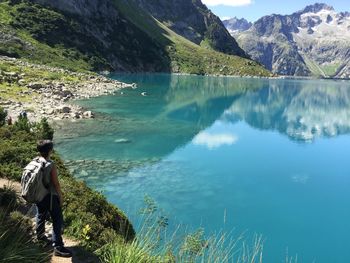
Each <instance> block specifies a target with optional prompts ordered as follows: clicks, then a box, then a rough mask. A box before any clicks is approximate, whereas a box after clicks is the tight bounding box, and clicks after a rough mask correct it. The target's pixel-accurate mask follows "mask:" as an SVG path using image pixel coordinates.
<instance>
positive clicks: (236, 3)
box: [202, 0, 253, 6]
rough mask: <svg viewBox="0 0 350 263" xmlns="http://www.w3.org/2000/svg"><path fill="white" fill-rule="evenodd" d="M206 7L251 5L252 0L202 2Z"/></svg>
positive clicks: (207, 0)
mask: <svg viewBox="0 0 350 263" xmlns="http://www.w3.org/2000/svg"><path fill="white" fill-rule="evenodd" d="M202 2H203V4H206V5H207V6H216V5H227V6H244V5H250V4H252V3H253V0H202Z"/></svg>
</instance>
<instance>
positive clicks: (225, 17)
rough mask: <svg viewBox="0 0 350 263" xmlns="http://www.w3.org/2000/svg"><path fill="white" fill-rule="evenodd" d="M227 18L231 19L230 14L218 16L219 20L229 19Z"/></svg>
mask: <svg viewBox="0 0 350 263" xmlns="http://www.w3.org/2000/svg"><path fill="white" fill-rule="evenodd" d="M229 19H231V17H230V16H223V17H220V20H221V21H224V20H229Z"/></svg>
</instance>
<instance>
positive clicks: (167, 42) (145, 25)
mask: <svg viewBox="0 0 350 263" xmlns="http://www.w3.org/2000/svg"><path fill="white" fill-rule="evenodd" d="M33 2H40V4H38V3H33ZM65 2H67V1H64V0H59V1H46V0H41V1H39V0H38V1H26V0H11V1H1V2H0V55H6V56H10V57H16V58H22V59H25V60H28V61H30V62H35V63H41V64H47V65H51V66H58V67H63V68H68V69H72V70H78V71H82V70H92V71H102V70H109V71H128V72H181V73H194V74H222V75H258V76H270V72H269V71H267V70H266V69H264V68H263V67H262V66H260V65H259V64H258V63H256V62H254V61H252V60H249V59H245V58H241V57H239V56H234V55H227V54H224V53H221V52H218V51H215V50H213V48H212V45H213V43H212V41H213V40H210V41H211V42H210V41H209V40H208V38H206V39H204V41H202V42H201V43H200V45H198V44H195V43H193V42H191V41H189V40H188V39H186V38H184V37H182V36H180V35H178V34H177V33H175V32H174V31H173V30H171V29H169V28H168V27H167V26H166V25H165V24H164V23H161V22H160V21H158V20H156V19H155V18H153V17H152V16H151V15H149V14H148V13H147V12H145V11H143V10H140V9H139V8H138V7H137V6H136V5H135V4H134V3H132V2H130V1H123V0H113V1H112V0H109V1H105V2H104V3H103V4H101V5H98V4H96V3H97V2H96V1H89V2H88V3H85V2H84V1H82V0H75V1H71V2H70V4H71V5H72V8H69V7H67V6H66V5H65ZM74 5H75V6H74ZM77 6H79V7H80V9H78V8H75V9H74V7H77Z"/></svg>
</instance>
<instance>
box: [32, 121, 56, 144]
mask: <svg viewBox="0 0 350 263" xmlns="http://www.w3.org/2000/svg"><path fill="white" fill-rule="evenodd" d="M36 128H37V134H38V139H41V140H52V139H53V134H54V132H55V131H54V129H53V128H52V127H51V126H50V124H49V123H48V121H47V119H46V118H42V119H41V121H40V122H39V123H38V124H37V127H36Z"/></svg>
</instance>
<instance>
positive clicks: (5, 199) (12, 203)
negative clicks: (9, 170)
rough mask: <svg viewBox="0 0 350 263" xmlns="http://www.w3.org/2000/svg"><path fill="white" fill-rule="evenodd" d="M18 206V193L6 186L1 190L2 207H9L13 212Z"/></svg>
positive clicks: (0, 200)
mask: <svg viewBox="0 0 350 263" xmlns="http://www.w3.org/2000/svg"><path fill="white" fill-rule="evenodd" d="M17 206H18V198H17V195H16V191H15V190H14V189H13V188H11V187H9V186H5V187H4V188H0V207H7V208H8V209H9V212H10V211H13V210H14V209H16V208H17Z"/></svg>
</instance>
